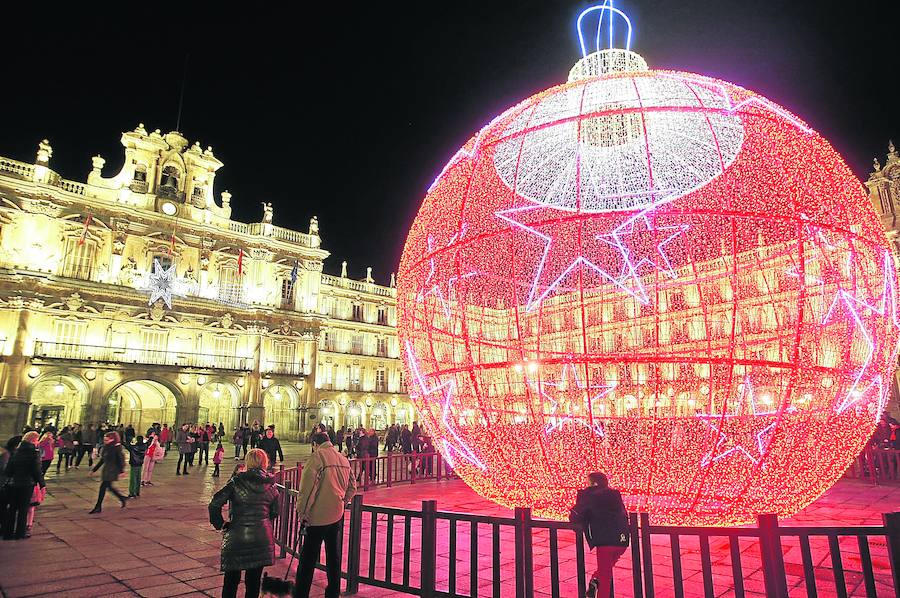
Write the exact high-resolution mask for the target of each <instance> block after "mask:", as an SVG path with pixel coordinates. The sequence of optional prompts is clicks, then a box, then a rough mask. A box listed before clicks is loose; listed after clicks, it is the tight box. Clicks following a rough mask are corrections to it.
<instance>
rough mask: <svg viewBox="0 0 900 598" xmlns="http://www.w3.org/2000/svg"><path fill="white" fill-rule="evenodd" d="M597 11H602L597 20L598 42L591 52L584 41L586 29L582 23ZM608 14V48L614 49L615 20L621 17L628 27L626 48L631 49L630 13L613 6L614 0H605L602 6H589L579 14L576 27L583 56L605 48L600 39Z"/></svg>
mask: <svg viewBox="0 0 900 598" xmlns="http://www.w3.org/2000/svg"><path fill="white" fill-rule="evenodd" d="M597 11H599V12H600V15H599V20H598V21H597V34H596V42H595V43H596V45H595V47H596V49H595V50H593V51H591V52H589V51H588V48H587V46H585V42H584V30H583V29H582V23H583V21H584V18H585V17H586V16H587V15H589V14H591V13H593V12H597ZM607 15H608V19H606V23H607V25H606V27H607V32H608V34H609V36H608V37H609V48H608V49H614V46H613V33H614V29H615V20H616V17H618V18H619V19H621V20H622V21H624V22H625V26H626V28H627V33H626V34H625V49H626V50H631V33H632V27H631V19H629V18H628V15H626V14H625V13H624V12H622V11H621V10H619V9H618V8H616V7H614V6H613V0H604V2H603V4H601V5H600V6H591V7H589V8H586V9H584V10H583V11H582V12H581V14H580V15H578V21H577V23H576V29H577V30H578V43H579V44H580V45H581V55H582V56H585V57H586V56H587V55H588V54H591V53H593V52H599V51H601V50H603V49H604V48H602V47H601V45H600V44H601V41H600V39H601V37H602V31H603V23H604V16H607Z"/></svg>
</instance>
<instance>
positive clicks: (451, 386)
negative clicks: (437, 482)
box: [406, 341, 487, 471]
mask: <svg viewBox="0 0 900 598" xmlns="http://www.w3.org/2000/svg"><path fill="white" fill-rule="evenodd" d="M406 356H407V359H408V363H409V369H410V370H412V374H413V378H414V379H415V383H416V385H417V386H418V389H419V392H420V393H421V394H420V396H421V397H427V396H429V395H433V394H435V393H439V395H440V397H441V403H440V404H441V423H442V424H443V426H444V429H445V430H447V432H449V433H450V435H451V436H452V437H453V439H454V440H455V441H456V444H451V443H450V442H448V441H447V439H446V438H445V439H444V441H443V443H444V455H445V456H446V457H447V460H448V461H449V462H450V466H451V467H453V466H454V464H453V458H452V457H451V456H450V455H451V454H453V453H455V454H457V455H459V456H460V457H462V458H463V459H465V460H467V461H469V462H470V463H471V464H472V465H474V466H475V467H477V468H479V469H481V470H482V471H483V470H485V469H487V467H486V466H485V465H484V463H482V462H481V460H480V459H479V458H478V457H477V456H476V455H475V453H474V452H472V449H471V448H469V446H468V445H467V444H466V443H465V442H464V441H463V439H462V438H460V437H459V434H457V432H456V430H455V428H454V424H453V422H452V421H451V419H450V416H451V415H452V413H451V411H450V403H451V399H452V398H453V393H454V392H456V382H455V381H454V380H452V379H449V380H445V381H443V382H441V381H440V379H439V380H438V382H439V384H437V385H435V386H431V387H429V386H428V384H427V383H426V382H425V378H424V377H423V376H422V374H421V372H420V371H419V362H418V360H416V356H415V352H414V351H413V346H412V343H411V342H410V341H406Z"/></svg>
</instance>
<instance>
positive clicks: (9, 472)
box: [3, 432, 46, 540]
mask: <svg viewBox="0 0 900 598" xmlns="http://www.w3.org/2000/svg"><path fill="white" fill-rule="evenodd" d="M37 441H38V433H37V432H28V433H27V434H25V436H23V437H22V442H21V444H19V446H18V448H16V450H15V452H14V453H13V454H12V455H11V456H10V457H9V461H7V463H6V467H5V468H4V475H5V476H6V477H7V478H8V482H7V483H8V484H9V485H8V486H7V488H6V492H7V499H6V501H7V508H6V520H5V522H4V524H3V539H4V540H12V539H19V538H27V537H28V535H29V534H28V511H29V508H30V506H31V497H32V495H33V494H34V487H35V485H40V487H41V488H45V487H46V484H45V483H44V473H43V472H42V471H41V464H40V462H41V460H40V455H39V454H38V450H37V447H36V446H35V443H36V442H37Z"/></svg>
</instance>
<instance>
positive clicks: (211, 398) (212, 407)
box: [197, 378, 242, 431]
mask: <svg viewBox="0 0 900 598" xmlns="http://www.w3.org/2000/svg"><path fill="white" fill-rule="evenodd" d="M241 396H242V393H241V389H240V388H238V385H237V384H235V383H234V381H232V380H228V379H226V378H212V379H209V380H207V381H206V382H204V383H203V385H202V386H201V387H200V390H199V391H198V393H197V398H198V406H197V423H200V424H205V423H206V422H207V421H208V422H210V423H212V424H213V425H214V426H216V428H218V426H219V423H222V425H223V426H224V427H225V430H226V431H231V430H233V429H234V427H235V426H236V425H237V417H238V408H239V407H240V405H241Z"/></svg>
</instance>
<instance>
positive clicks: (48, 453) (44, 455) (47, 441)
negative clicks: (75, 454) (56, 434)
mask: <svg viewBox="0 0 900 598" xmlns="http://www.w3.org/2000/svg"><path fill="white" fill-rule="evenodd" d="M38 449H40V453H41V473H47V470H48V469H50V464H51V463H53V452H54V451H55V450H56V439H55V438H53V432H44V435H43V436H41V440H40V442H39V443H38Z"/></svg>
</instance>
